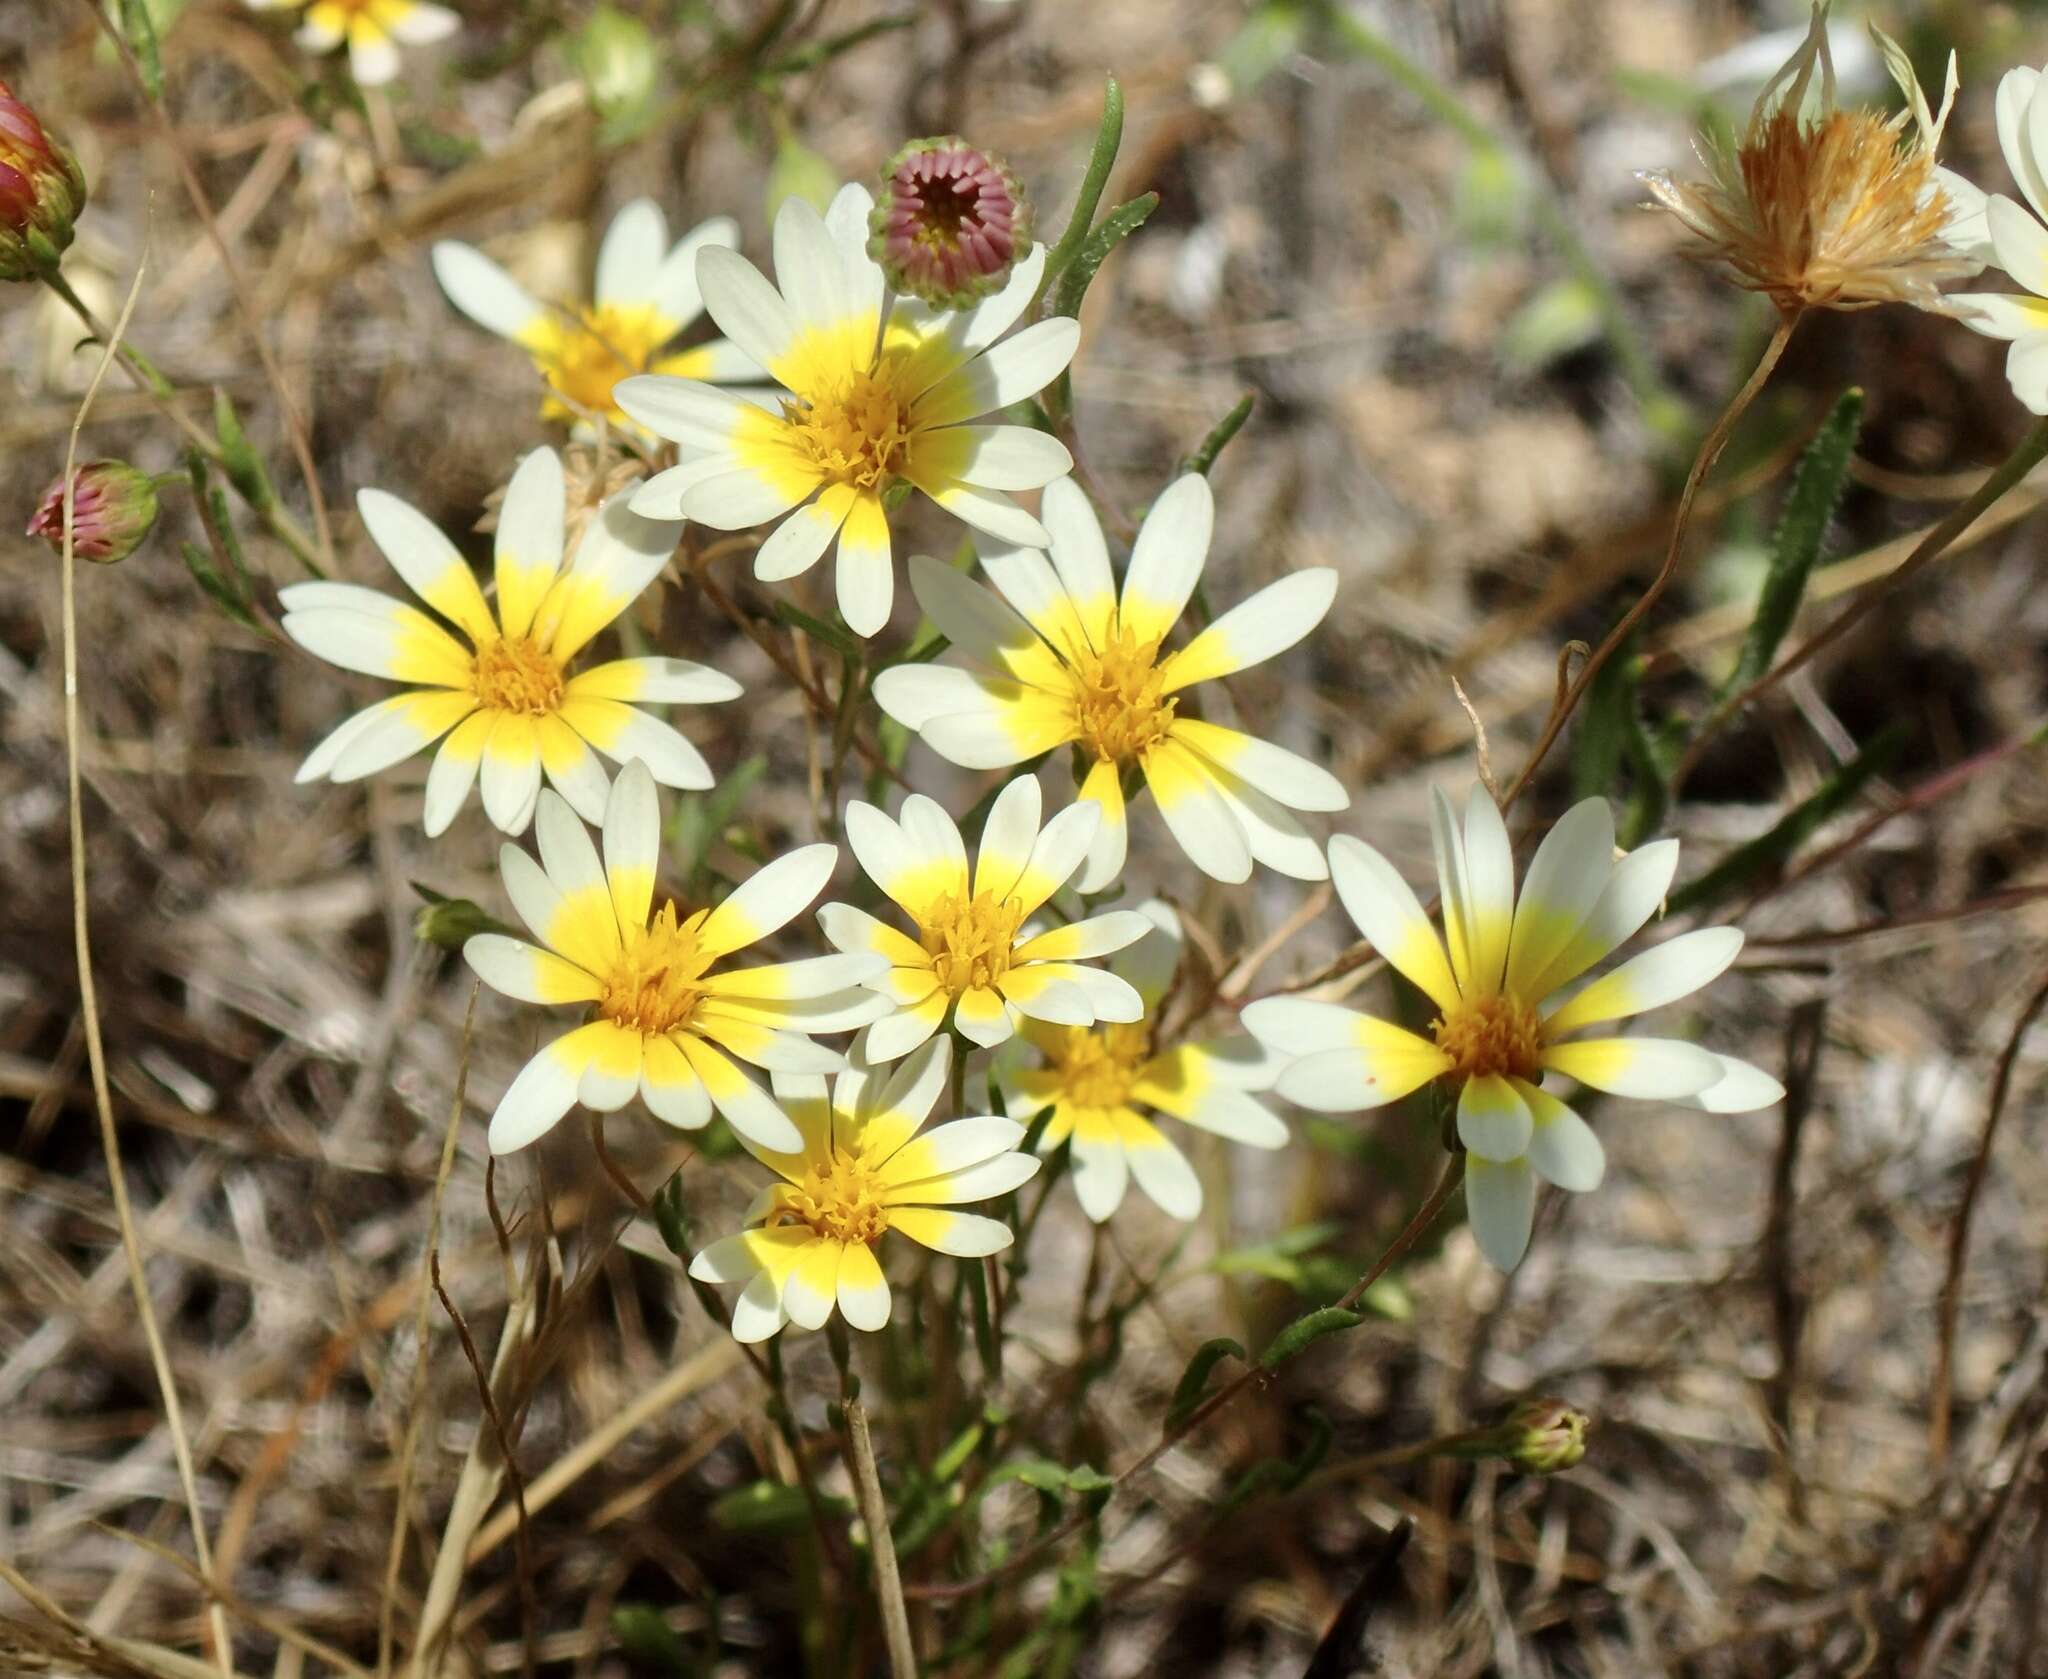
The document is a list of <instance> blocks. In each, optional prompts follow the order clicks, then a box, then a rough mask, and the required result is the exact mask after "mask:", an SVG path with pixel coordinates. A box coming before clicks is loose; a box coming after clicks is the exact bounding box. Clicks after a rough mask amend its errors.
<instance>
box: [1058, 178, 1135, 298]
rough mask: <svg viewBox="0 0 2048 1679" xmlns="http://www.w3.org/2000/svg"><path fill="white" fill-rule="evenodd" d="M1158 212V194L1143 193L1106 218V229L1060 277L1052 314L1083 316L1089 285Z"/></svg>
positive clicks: (1083, 246) (1098, 230) (1093, 235)
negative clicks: (1151, 216) (1111, 255)
mask: <svg viewBox="0 0 2048 1679" xmlns="http://www.w3.org/2000/svg"><path fill="white" fill-rule="evenodd" d="M1158 208H1159V194H1158V193H1156V192H1147V193H1141V194H1139V196H1138V197H1136V198H1133V199H1131V200H1129V201H1128V202H1126V203H1123V204H1119V205H1118V206H1117V207H1116V208H1115V209H1114V210H1112V211H1110V213H1109V214H1108V215H1106V216H1104V217H1103V218H1102V225H1101V226H1100V227H1098V228H1096V229H1095V230H1094V232H1092V233H1090V234H1089V235H1088V237H1087V238H1086V239H1084V240H1082V241H1081V247H1080V249H1079V250H1077V251H1076V252H1075V253H1074V256H1073V260H1072V261H1071V262H1069V263H1068V264H1067V266H1066V268H1065V269H1064V270H1063V271H1062V272H1061V274H1060V278H1059V285H1058V288H1057V289H1056V290H1055V292H1054V293H1053V309H1052V312H1053V313H1054V314H1055V315H1078V314H1080V313H1081V299H1082V298H1083V297H1085V296H1086V295H1087V293H1088V286H1089V282H1091V281H1092V280H1093V279H1094V278H1095V275H1096V273H1097V271H1098V270H1099V269H1100V268H1101V267H1102V265H1103V264H1104V263H1105V262H1107V261H1108V260H1109V253H1110V252H1111V251H1113V250H1115V249H1116V248H1117V246H1119V245H1121V244H1122V243H1123V242H1124V241H1125V240H1126V239H1128V238H1130V236H1131V235H1132V234H1134V233H1136V232H1137V231H1138V229H1139V228H1141V227H1143V226H1144V225H1145V219H1146V217H1148V216H1150V215H1151V214H1152V212H1153V211H1154V210H1156V209H1158Z"/></svg>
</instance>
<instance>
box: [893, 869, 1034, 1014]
mask: <svg viewBox="0 0 2048 1679" xmlns="http://www.w3.org/2000/svg"><path fill="white" fill-rule="evenodd" d="M1023 919H1024V911H1023V908H1022V906H1021V905H1020V904H1019V903H1018V902H1017V900H1016V899H1015V898H999V897H997V896H996V895H995V894H994V893H993V892H977V893H975V894H973V895H972V896H971V897H966V898H962V897H960V896H958V895H956V894H955V893H952V892H947V893H944V894H942V895H941V896H939V897H937V898H935V899H933V900H932V905H931V907H930V908H929V909H928V910H926V911H925V913H924V916H923V918H922V921H921V924H920V925H919V927H918V942H919V943H920V944H922V945H923V946H924V948H925V951H926V953H927V954H928V955H929V956H930V957H931V959H932V969H933V971H934V972H936V973H937V974H938V976H939V988H940V989H941V990H943V991H945V992H947V993H949V994H950V995H952V996H955V997H957V996H959V995H960V994H961V993H962V992H963V991H968V990H973V989H976V988H986V987H989V986H993V985H996V984H998V983H999V982H1000V981H1001V979H1002V977H1003V975H1005V974H1006V973H1008V972H1009V971H1010V952H1011V950H1012V949H1013V948H1014V947H1015V945H1016V943H1017V926H1018V924H1019V923H1020V922H1021V921H1022V920H1023Z"/></svg>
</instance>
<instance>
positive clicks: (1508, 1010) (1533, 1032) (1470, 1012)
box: [1435, 995, 1543, 1080]
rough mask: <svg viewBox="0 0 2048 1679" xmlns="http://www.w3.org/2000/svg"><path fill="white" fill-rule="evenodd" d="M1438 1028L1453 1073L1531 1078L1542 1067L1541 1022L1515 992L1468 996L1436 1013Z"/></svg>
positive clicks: (1438, 1043) (1440, 1046) (1439, 1042)
mask: <svg viewBox="0 0 2048 1679" xmlns="http://www.w3.org/2000/svg"><path fill="white" fill-rule="evenodd" d="M1435 1031H1436V1046H1437V1048H1438V1049H1440V1050H1442V1051H1443V1052H1444V1053H1445V1054H1446V1055H1448V1056H1449V1057H1450V1058H1451V1076H1452V1077H1454V1078H1487V1077H1491V1076H1495V1075H1498V1076H1500V1077H1503V1078H1522V1079H1532V1080H1533V1079H1534V1078H1536V1077H1537V1076H1538V1074H1539V1073H1540V1072H1541V1071H1542V1068H1541V1065H1540V1061H1541V1057H1542V1054H1543V1029H1542V1025H1541V1023H1540V1022H1539V1021H1538V1020H1537V1018H1536V1011H1535V1010H1534V1009H1532V1008H1530V1007H1529V1005H1528V1004H1526V1003H1524V1002H1522V1001H1520V1000H1519V999H1517V998H1514V997H1509V996H1506V995H1501V996H1494V997H1472V998H1467V999H1465V1000H1464V1001H1462V1002H1460V1003H1459V1004H1458V1006H1457V1007H1456V1008H1454V1009H1448V1010H1446V1011H1445V1012H1444V1013H1443V1014H1442V1015H1441V1016H1439V1017H1438V1019H1437V1021H1436V1026H1435Z"/></svg>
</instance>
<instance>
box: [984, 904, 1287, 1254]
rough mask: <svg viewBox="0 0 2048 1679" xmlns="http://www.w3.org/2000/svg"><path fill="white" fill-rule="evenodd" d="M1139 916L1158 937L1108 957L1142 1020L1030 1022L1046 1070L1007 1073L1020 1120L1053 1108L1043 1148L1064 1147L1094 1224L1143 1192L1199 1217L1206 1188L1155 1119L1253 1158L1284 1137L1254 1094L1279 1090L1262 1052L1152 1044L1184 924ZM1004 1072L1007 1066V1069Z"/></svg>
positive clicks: (1026, 1030)
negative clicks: (1251, 1151) (1166, 1118)
mask: <svg viewBox="0 0 2048 1679" xmlns="http://www.w3.org/2000/svg"><path fill="white" fill-rule="evenodd" d="M1138 913H1139V914H1140V915H1142V916H1144V918H1145V919H1146V920H1147V921H1149V922H1150V923H1151V924H1152V925H1151V930H1150V931H1149V932H1148V933H1146V935H1145V936H1144V937H1143V938H1142V939H1140V940H1139V941H1138V942H1137V943H1136V944H1134V945H1130V946H1128V947H1127V948H1126V949H1124V950H1122V951H1120V952H1118V954H1117V955H1116V956H1115V957H1114V958H1112V960H1111V962H1110V964H1109V966H1110V971H1111V972H1113V973H1115V974H1117V975H1118V976H1120V977H1121V978H1123V979H1124V980H1126V981H1128V982H1129V983H1130V985H1131V986H1132V988H1133V989H1134V990H1136V992H1137V993H1138V995H1139V996H1140V997H1141V998H1142V999H1143V1000H1144V1003H1145V1019H1143V1020H1139V1021H1132V1022H1129V1023H1127V1024H1110V1025H1104V1026H1092V1027H1090V1026H1054V1025H1051V1024H1049V1023H1047V1022H1045V1021H1041V1020H1026V1021H1025V1022H1024V1023H1023V1027H1022V1030H1021V1033H1020V1036H1021V1037H1022V1038H1023V1039H1024V1040H1025V1041H1026V1042H1028V1043H1029V1044H1031V1046H1032V1047H1033V1048H1035V1049H1037V1050H1038V1051H1039V1052H1040V1054H1041V1055H1042V1056H1043V1057H1044V1065H1042V1066H1038V1067H1023V1066H1017V1067H1012V1068H1005V1069H1004V1070H1003V1072H1002V1075H1001V1077H1002V1087H1003V1102H1004V1105H1005V1106H1006V1107H1007V1108H1008V1109H1009V1111H1010V1117H1011V1118H1012V1119H1020V1120H1024V1121H1026V1122H1029V1121H1030V1120H1031V1119H1032V1118H1033V1117H1035V1116H1036V1115H1037V1114H1039V1113H1041V1112H1043V1111H1045V1110H1047V1109H1050V1110H1051V1113H1050V1115H1049V1117H1048V1118H1047V1120H1046V1124H1045V1129H1044V1130H1043V1131H1042V1132H1040V1133H1039V1140H1038V1150H1039V1153H1041V1154H1050V1153H1051V1152H1052V1151H1053V1150H1054V1149H1056V1148H1058V1147H1059V1146H1060V1145H1061V1144H1062V1143H1066V1144H1067V1145H1068V1146H1069V1147H1070V1149H1071V1150H1072V1153H1073V1164H1074V1193H1075V1195H1076V1196H1077V1197H1079V1199H1080V1202H1081V1210H1082V1211H1083V1212H1085V1213H1086V1214H1087V1215H1088V1216H1089V1217H1090V1218H1091V1219H1093V1220H1094V1221H1095V1222H1096V1223H1097V1224H1101V1223H1102V1222H1103V1221H1104V1220H1106V1219H1107V1218H1109V1216H1110V1215H1111V1214H1112V1213H1114V1212H1115V1211H1116V1210H1117V1208H1118V1207H1119V1206H1121V1205H1122V1204H1123V1199H1124V1190H1125V1188H1126V1186H1127V1185H1128V1184H1129V1183H1130V1181H1131V1179H1133V1178H1135V1179H1136V1180H1137V1183H1138V1187H1139V1188H1140V1189H1142V1190H1143V1191H1144V1192H1145V1193H1146V1195H1148V1196H1149V1197H1150V1198H1151V1199H1152V1201H1153V1202H1154V1203H1155V1204H1156V1205H1157V1206H1158V1207H1159V1209H1160V1210H1161V1211H1162V1212H1165V1213H1168V1214H1170V1215H1171V1216H1172V1217H1174V1218H1178V1219H1191V1218H1193V1217H1195V1215H1196V1214H1198V1213H1199V1212H1201V1210H1202V1180H1201V1179H1200V1178H1198V1177H1196V1176H1195V1169H1194V1167H1192V1166H1191V1165H1189V1164H1188V1160H1187V1157H1186V1156H1185V1155H1183V1154H1182V1153H1181V1152H1180V1150H1179V1149H1177V1148H1175V1147H1174V1145H1173V1143H1172V1142H1171V1140H1169V1138H1168V1137H1167V1135H1166V1133H1165V1132H1164V1131H1162V1130H1161V1129H1160V1128H1159V1127H1158V1126H1157V1125H1156V1124H1155V1123H1153V1121H1152V1119H1150V1118H1149V1117H1147V1116H1148V1114H1150V1113H1163V1114H1171V1115H1172V1116H1173V1117H1174V1118H1175V1119H1178V1120H1181V1121H1183V1122H1184V1123H1186V1124H1188V1125H1192V1126H1195V1127H1197V1128H1198V1129H1200V1130H1203V1131H1213V1132H1214V1133H1215V1134H1216V1135H1217V1136H1219V1137H1227V1138H1229V1139H1230V1140H1231V1141H1232V1142H1236V1143H1249V1144H1250V1145H1251V1146H1252V1147H1253V1148H1269V1149H1270V1148H1278V1147H1280V1145H1281V1144H1282V1143H1284V1142H1286V1141H1287V1127H1286V1126H1285V1125H1284V1124H1283V1123H1282V1122H1281V1121H1280V1120H1278V1119H1277V1118H1275V1117H1274V1116H1273V1114H1272V1113H1271V1112H1269V1111H1268V1110H1267V1109H1266V1108H1265V1107H1264V1106H1263V1105H1262V1104H1261V1103H1260V1102H1259V1101H1258V1099H1257V1097H1256V1096H1254V1095H1253V1094H1252V1093H1253V1092H1254V1091H1259V1090H1265V1089H1268V1088H1270V1087H1271V1085H1272V1083H1273V1075H1274V1073H1275V1072H1276V1070H1277V1068H1278V1065H1279V1064H1278V1062H1277V1061H1276V1060H1275V1059H1274V1058H1273V1057H1272V1056H1270V1055H1269V1054H1268V1053H1267V1052H1266V1051H1265V1050H1264V1049H1263V1048H1262V1047H1261V1046H1260V1045H1259V1043H1258V1042H1257V1040H1256V1039H1253V1038H1248V1037H1242V1036H1239V1037H1234V1038H1224V1039H1216V1040H1210V1041H1202V1042H1195V1043H1183V1044H1176V1045H1174V1046H1172V1047H1171V1048H1164V1049H1162V1048H1160V1047H1158V1046H1157V1045H1156V1044H1155V1042H1154V1041H1153V1033H1154V1030H1155V1028H1156V1027H1157V1025H1158V1021H1157V1018H1156V1011H1157V1009H1158V1007H1159V1002H1160V999H1161V998H1162V997H1164V996H1165V994H1166V991H1167V989H1168V987H1169V986H1170V985H1171V984H1172V983H1173V974H1174V969H1175V968H1176V967H1177V966H1178V965H1179V962H1180V947H1181V932H1180V920H1179V918H1178V917H1177V916H1176V915H1175V914H1174V913H1173V910H1172V909H1171V908H1170V907H1169V906H1167V905H1166V904H1163V903H1160V902H1159V901H1158V900H1157V899H1154V900H1153V901H1152V902H1150V903H1147V904H1144V905H1141V906H1140V908H1139V910H1138ZM999 1065H1000V1063H999Z"/></svg>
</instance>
